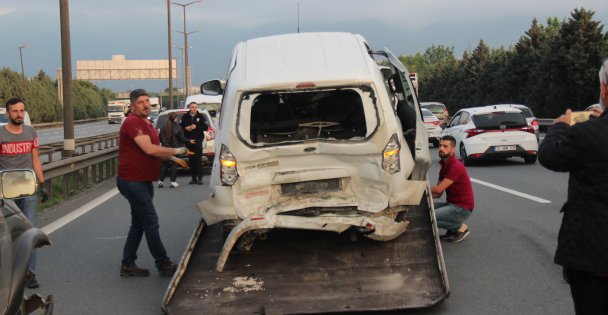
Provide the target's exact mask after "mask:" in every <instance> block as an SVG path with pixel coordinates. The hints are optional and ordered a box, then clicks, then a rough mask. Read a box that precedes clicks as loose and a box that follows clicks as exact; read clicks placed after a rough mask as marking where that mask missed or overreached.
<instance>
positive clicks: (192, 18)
mask: <svg viewBox="0 0 608 315" xmlns="http://www.w3.org/2000/svg"><path fill="white" fill-rule="evenodd" d="M173 1H174V2H176V3H182V4H185V3H188V2H190V1H193V0H185V1H179V0H173ZM580 7H583V8H585V9H587V10H591V11H594V12H595V16H594V19H595V20H596V21H600V22H601V23H602V24H603V25H604V31H605V32H606V31H608V27H607V26H606V25H608V1H607V0H536V1H530V0H511V1H495V0H459V1H455V0H418V1H412V0H374V1H370V0H367V1H363V0H299V1H298V0H203V1H201V2H197V3H194V4H191V5H189V6H188V7H187V8H186V21H187V31H188V32H193V31H194V33H192V34H190V35H189V36H188V44H189V46H191V48H190V49H189V58H188V60H189V64H190V67H191V71H192V85H193V86H198V85H200V83H203V82H204V81H207V80H210V79H216V78H225V76H226V73H227V70H228V62H229V61H230V57H231V54H232V50H233V48H234V46H235V45H236V44H237V43H238V42H240V41H244V40H247V39H250V38H255V37H261V36H269V35H276V34H285V33H295V32H297V31H298V27H299V31H300V32H322V31H331V32H334V31H339V32H350V33H359V34H361V35H363V37H365V38H366V39H367V41H368V43H369V44H370V45H371V47H372V48H374V49H380V48H383V47H387V48H389V49H390V50H391V51H392V52H393V53H395V54H396V55H404V54H407V55H410V54H415V53H418V52H420V53H423V52H424V51H425V50H426V49H427V48H428V47H431V46H432V45H443V46H447V47H453V48H454V49H455V52H456V54H457V57H461V56H462V53H463V52H464V51H465V50H472V49H474V48H475V47H476V46H477V44H478V43H479V40H480V39H483V40H484V41H485V42H486V44H488V45H489V46H490V47H493V48H498V47H501V46H503V47H509V46H511V45H514V44H515V43H516V42H517V41H518V39H519V38H520V37H521V36H522V35H524V33H525V32H526V30H528V29H529V27H530V25H531V22H532V19H533V18H536V19H537V20H538V21H539V22H541V23H542V24H545V21H546V20H547V18H549V17H557V18H558V19H559V20H567V19H568V18H569V17H570V14H571V12H572V11H573V10H574V9H575V8H580ZM69 12H70V32H71V49H72V68H73V70H74V71H75V69H76V60H98V59H99V60H110V59H111V58H112V55H125V57H126V59H128V60H134V59H166V58H167V56H168V51H167V27H168V25H167V24H168V23H167V2H166V1H161V0H103V1H99V0H72V1H70V3H69ZM298 13H299V14H298ZM171 19H172V21H171V22H172V23H171V24H172V25H171V27H172V29H173V32H172V41H173V45H175V46H179V47H181V48H183V46H184V36H183V35H182V34H180V33H178V32H177V31H182V32H183V9H182V7H181V6H178V5H173V4H172V5H171ZM25 44H28V45H29V47H27V48H23V49H22V50H21V51H22V56H23V64H24V71H25V74H26V76H30V77H31V76H34V75H36V74H37V73H38V72H39V71H40V70H44V71H45V72H46V73H47V74H49V75H50V76H51V78H56V70H57V69H58V68H60V67H61V37H60V21H59V1H48V0H47V1H45V0H2V1H0V68H4V67H8V68H10V69H13V70H15V71H17V72H20V71H21V64H20V55H19V50H20V49H19V47H20V46H22V45H25ZM173 58H175V59H177V64H178V68H179V69H181V62H182V60H181V59H180V58H181V51H180V50H179V49H174V50H173ZM94 83H95V84H97V85H98V86H101V87H107V88H110V89H112V90H114V91H116V92H118V91H127V90H132V89H135V88H142V87H143V88H146V89H148V90H150V91H161V90H163V89H165V88H166V87H167V86H168V82H167V81H166V80H163V81H160V80H151V81H94ZM181 85H182V83H181V82H179V83H178V84H177V86H178V87H181Z"/></svg>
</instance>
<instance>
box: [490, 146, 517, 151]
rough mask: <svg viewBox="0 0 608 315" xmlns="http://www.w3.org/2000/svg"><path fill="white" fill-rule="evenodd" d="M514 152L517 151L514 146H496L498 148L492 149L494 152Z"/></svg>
mask: <svg viewBox="0 0 608 315" xmlns="http://www.w3.org/2000/svg"><path fill="white" fill-rule="evenodd" d="M515 150H517V146H515V145H498V146H495V147H494V151H495V152H502V151H515Z"/></svg>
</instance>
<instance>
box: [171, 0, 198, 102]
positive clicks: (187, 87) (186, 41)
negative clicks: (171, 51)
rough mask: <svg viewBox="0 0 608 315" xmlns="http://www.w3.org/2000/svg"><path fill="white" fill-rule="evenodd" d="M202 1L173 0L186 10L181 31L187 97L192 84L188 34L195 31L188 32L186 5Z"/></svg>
mask: <svg viewBox="0 0 608 315" xmlns="http://www.w3.org/2000/svg"><path fill="white" fill-rule="evenodd" d="M201 1H202V0H197V1H192V2H188V3H185V4H182V3H175V2H171V3H173V4H175V5H179V6H181V7H182V9H183V10H184V31H183V32H180V33H182V34H184V64H185V68H186V72H185V73H184V82H185V84H184V85H185V86H186V89H185V92H186V94H185V95H184V97H187V96H188V95H189V85H190V84H189V83H190V78H189V74H188V72H189V71H188V69H189V67H188V34H190V33H193V32H190V33H188V31H187V29H186V7H187V6H189V5H191V4H194V3H197V2H201Z"/></svg>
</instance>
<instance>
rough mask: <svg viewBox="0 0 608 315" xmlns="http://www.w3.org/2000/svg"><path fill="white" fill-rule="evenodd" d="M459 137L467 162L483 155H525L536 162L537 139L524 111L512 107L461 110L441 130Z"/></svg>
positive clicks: (461, 154) (458, 146)
mask: <svg viewBox="0 0 608 315" xmlns="http://www.w3.org/2000/svg"><path fill="white" fill-rule="evenodd" d="M444 135H451V136H453V137H454V138H455V139H456V151H457V153H458V156H459V157H460V159H461V160H462V161H463V163H464V164H465V165H470V164H471V161H473V160H478V159H483V158H509V157H522V158H523V159H524V160H525V162H526V163H529V164H532V163H535V162H536V159H537V154H538V141H537V139H536V134H535V132H534V128H532V126H530V125H528V122H527V121H526V118H525V117H524V114H523V113H522V112H521V110H519V109H517V108H513V107H500V108H499V107H494V106H485V107H473V108H465V109H461V110H460V111H458V112H457V113H456V114H455V115H454V117H452V119H451V120H450V122H449V123H448V125H447V126H446V128H445V129H444V130H443V132H442V136H444Z"/></svg>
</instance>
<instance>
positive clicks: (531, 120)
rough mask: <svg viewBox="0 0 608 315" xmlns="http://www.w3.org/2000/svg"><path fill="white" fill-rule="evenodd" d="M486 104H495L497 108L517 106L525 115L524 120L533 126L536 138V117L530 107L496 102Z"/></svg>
mask: <svg viewBox="0 0 608 315" xmlns="http://www.w3.org/2000/svg"><path fill="white" fill-rule="evenodd" d="M488 106H496V107H497V108H501V107H513V108H517V109H519V110H521V112H522V114H524V117H526V121H527V122H528V125H530V126H532V128H534V133H535V134H536V139H538V118H536V117H535V116H534V113H532V110H531V109H530V108H528V106H526V105H521V104H498V105H488Z"/></svg>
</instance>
